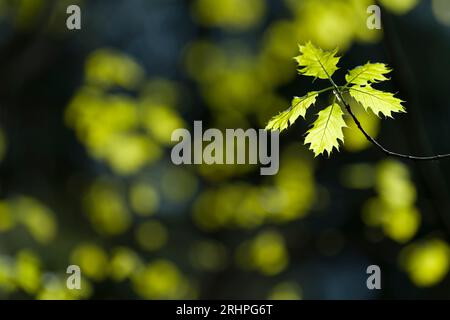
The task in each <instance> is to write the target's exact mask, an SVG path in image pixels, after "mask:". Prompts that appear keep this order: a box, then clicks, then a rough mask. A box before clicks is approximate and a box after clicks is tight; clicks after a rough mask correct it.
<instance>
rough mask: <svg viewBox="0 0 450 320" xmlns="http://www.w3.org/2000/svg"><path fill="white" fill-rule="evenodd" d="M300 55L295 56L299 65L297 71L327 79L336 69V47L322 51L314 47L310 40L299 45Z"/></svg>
mask: <svg viewBox="0 0 450 320" xmlns="http://www.w3.org/2000/svg"><path fill="white" fill-rule="evenodd" d="M299 48H300V55H299V56H297V57H295V58H294V59H295V61H297V63H298V65H299V67H300V68H299V69H298V71H299V73H300V74H303V75H305V76H312V77H316V78H319V79H328V78H329V77H331V76H332V75H333V73H334V72H335V71H336V70H337V69H338V67H337V64H338V62H339V59H340V57H336V54H337V52H338V49H335V50H333V51H323V50H322V49H320V48H317V47H315V46H314V45H313V44H312V43H311V42H308V43H307V44H305V45H304V46H299Z"/></svg>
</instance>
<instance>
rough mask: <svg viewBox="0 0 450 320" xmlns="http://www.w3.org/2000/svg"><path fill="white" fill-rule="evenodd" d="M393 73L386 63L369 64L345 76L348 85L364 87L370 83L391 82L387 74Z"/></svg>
mask: <svg viewBox="0 0 450 320" xmlns="http://www.w3.org/2000/svg"><path fill="white" fill-rule="evenodd" d="M391 71H392V70H391V69H389V68H388V67H387V66H386V65H385V64H384V63H370V62H369V63H366V64H365V65H363V66H358V67H356V68H354V69H353V70H350V71H349V72H348V74H347V75H346V76H345V80H347V83H351V84H357V85H360V86H364V85H367V84H369V83H376V82H380V81H386V80H389V79H388V78H386V77H385V74H388V73H389V72H391Z"/></svg>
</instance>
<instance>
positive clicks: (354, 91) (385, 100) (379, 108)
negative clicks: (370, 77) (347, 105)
mask: <svg viewBox="0 0 450 320" xmlns="http://www.w3.org/2000/svg"><path fill="white" fill-rule="evenodd" d="M350 95H351V96H352V97H353V98H354V99H355V100H356V101H358V102H359V103H360V104H361V105H362V106H363V107H364V109H366V111H367V109H371V110H372V111H373V113H375V114H376V115H377V116H379V114H380V113H381V114H383V115H384V116H385V117H389V118H392V112H406V111H405V109H404V107H403V106H402V102H404V101H402V100H400V99H399V98H396V97H395V96H394V94H393V93H390V92H384V91H380V90H377V89H374V88H372V87H371V86H370V85H367V86H365V87H361V86H353V87H350Z"/></svg>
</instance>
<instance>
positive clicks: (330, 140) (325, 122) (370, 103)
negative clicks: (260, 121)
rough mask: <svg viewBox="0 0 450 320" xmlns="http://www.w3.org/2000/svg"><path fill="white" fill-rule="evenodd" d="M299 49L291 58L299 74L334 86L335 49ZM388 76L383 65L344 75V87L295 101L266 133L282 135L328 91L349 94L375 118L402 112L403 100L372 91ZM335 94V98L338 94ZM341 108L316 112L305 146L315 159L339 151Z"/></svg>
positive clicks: (342, 112) (341, 125) (311, 93)
mask: <svg viewBox="0 0 450 320" xmlns="http://www.w3.org/2000/svg"><path fill="white" fill-rule="evenodd" d="M299 49H300V55H299V56H297V57H295V58H294V59H295V61H296V62H297V64H298V66H299V69H298V72H299V74H301V75H304V76H310V77H314V78H315V79H317V78H319V79H327V80H329V81H330V83H331V84H333V86H335V84H334V82H333V79H332V76H333V74H334V73H335V71H336V70H337V69H338V67H337V64H338V62H339V57H336V54H337V49H336V50H334V51H323V50H322V49H320V48H317V47H315V46H314V45H313V44H312V43H311V42H308V43H306V44H305V45H300V46H299ZM389 72H391V70H390V69H389V68H388V67H387V66H386V65H385V64H383V63H367V64H365V65H363V66H359V67H356V68H355V69H353V70H350V71H349V72H348V73H347V75H346V77H345V78H346V80H347V83H346V84H345V86H343V87H339V88H338V87H337V86H336V87H331V88H326V89H323V90H321V91H318V92H316V91H314V92H310V93H308V94H307V95H306V96H305V97H304V98H294V100H293V102H292V106H291V107H290V108H289V109H288V110H286V111H284V112H282V113H280V114H279V115H277V116H275V117H273V118H272V119H271V120H270V121H269V123H268V124H267V126H266V130H271V131H275V130H279V131H283V130H285V129H287V127H288V125H292V124H293V123H294V122H295V120H296V119H297V118H298V116H299V115H302V116H303V117H305V114H306V109H307V108H309V107H310V106H311V105H312V104H313V103H314V102H315V101H316V99H317V95H318V94H319V93H322V92H327V91H330V90H331V89H333V90H334V91H336V90H339V91H342V92H344V91H347V90H348V91H349V93H350V95H351V96H352V97H353V98H354V99H355V100H356V101H357V102H359V103H360V104H361V106H362V107H363V108H364V109H365V110H366V111H368V110H369V109H370V110H371V111H372V112H373V113H374V114H375V115H377V116H378V115H379V114H382V115H384V116H385V117H392V113H393V112H405V110H404V108H403V106H402V102H403V101H402V100H400V99H398V98H396V97H394V94H392V93H389V92H384V91H380V90H377V89H374V88H373V87H372V85H373V84H375V83H378V82H381V81H385V80H388V78H386V76H385V75H386V74H387V73H389ZM334 94H335V95H337V92H335V93H334ZM336 98H339V99H341V97H340V96H338V97H336V96H335V97H334V100H333V101H336ZM341 108H343V106H341V105H340V104H338V103H335V102H333V104H332V105H331V106H329V107H327V108H324V109H323V110H322V111H320V112H319V114H318V118H317V119H316V121H315V122H314V124H313V127H312V128H311V129H310V130H309V131H308V132H307V135H306V138H305V144H309V145H310V149H311V150H312V151H313V152H314V155H315V156H316V157H317V156H318V155H320V154H323V153H325V152H327V154H328V155H330V154H331V152H332V151H333V149H334V148H336V149H337V150H339V140H340V141H342V142H344V132H343V128H344V127H346V123H345V121H344V118H343V116H344V111H343V110H342V109H341Z"/></svg>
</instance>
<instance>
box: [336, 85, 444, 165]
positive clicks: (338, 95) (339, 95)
mask: <svg viewBox="0 0 450 320" xmlns="http://www.w3.org/2000/svg"><path fill="white" fill-rule="evenodd" d="M330 81H331V83H332V84H333V87H334V90H333V94H334V95H335V97H336V98H337V99H338V101H339V102H340V103H341V104H342V105H343V106H344V107H345V109H347V111H348V113H349V114H350V116H351V117H352V119H353V121H354V122H355V124H356V126H357V127H358V129H359V130H360V131H361V132H362V134H363V135H364V136H365V137H366V139H367V140H369V142H371V143H372V144H373V145H374V146H376V147H377V148H378V149H380V150H381V151H382V152H383V153H385V154H386V155H388V156H391V157H397V158H401V159H409V160H414V161H433V160H440V159H446V158H450V154H438V155H436V156H428V157H421V156H411V155H407V154H401V153H397V152H393V151H390V150H388V149H386V148H385V147H383V146H382V145H381V144H380V143H379V142H378V141H377V140H375V139H374V138H373V137H372V136H371V135H370V134H368V133H367V131H366V130H364V128H363V126H362V125H361V122H359V120H358V118H357V117H356V115H355V114H354V113H353V110H352V108H351V107H350V105H349V104H348V103H347V102H346V101H345V99H344V97H343V96H342V93H341V91H340V90H339V87H338V86H337V85H336V84H335V83H334V81H333V80H331V79H330Z"/></svg>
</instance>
